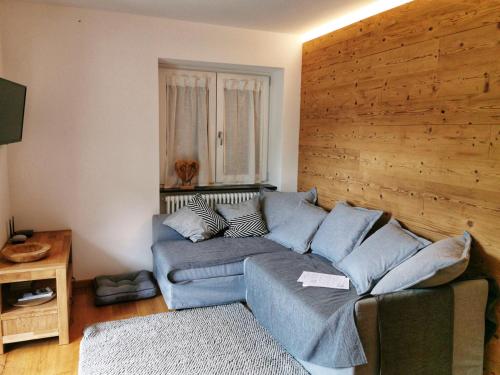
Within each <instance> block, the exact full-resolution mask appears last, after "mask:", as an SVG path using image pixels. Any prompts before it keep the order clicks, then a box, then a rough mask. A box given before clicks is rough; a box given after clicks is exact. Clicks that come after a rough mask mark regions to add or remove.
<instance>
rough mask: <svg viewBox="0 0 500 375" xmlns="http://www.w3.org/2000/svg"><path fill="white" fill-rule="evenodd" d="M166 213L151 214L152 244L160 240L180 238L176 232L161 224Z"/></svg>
mask: <svg viewBox="0 0 500 375" xmlns="http://www.w3.org/2000/svg"><path fill="white" fill-rule="evenodd" d="M167 216H168V215H165V214H162V215H153V244H155V243H157V242H160V241H173V240H182V239H184V237H182V236H181V235H180V234H179V233H178V232H176V231H175V230H173V229H172V228H170V227H168V226H166V225H164V224H163V222H164V221H165V219H166V218H167Z"/></svg>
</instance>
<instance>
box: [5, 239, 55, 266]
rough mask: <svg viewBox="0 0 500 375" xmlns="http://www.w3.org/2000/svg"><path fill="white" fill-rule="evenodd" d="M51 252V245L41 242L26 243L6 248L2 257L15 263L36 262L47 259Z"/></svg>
mask: <svg viewBox="0 0 500 375" xmlns="http://www.w3.org/2000/svg"><path fill="white" fill-rule="evenodd" d="M49 251H50V245H49V244H46V243H39V242H26V243H22V244H19V245H10V246H6V247H5V248H4V249H3V250H2V255H3V256H4V257H5V258H6V259H8V260H10V261H11V262H15V263H25V262H34V261H35V260H40V259H42V258H45V257H46V256H47V255H48V254H49Z"/></svg>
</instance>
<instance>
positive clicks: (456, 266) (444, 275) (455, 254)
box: [371, 232, 471, 295]
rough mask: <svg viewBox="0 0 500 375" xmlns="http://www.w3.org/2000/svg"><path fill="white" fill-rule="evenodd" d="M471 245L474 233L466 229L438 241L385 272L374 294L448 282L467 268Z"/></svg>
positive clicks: (373, 291)
mask: <svg viewBox="0 0 500 375" xmlns="http://www.w3.org/2000/svg"><path fill="white" fill-rule="evenodd" d="M470 246H471V236H470V234H469V233H467V232H464V234H463V235H462V236H456V237H449V238H445V239H443V240H441V241H438V242H435V243H433V244H432V245H429V246H427V247H426V248H425V249H422V250H421V251H419V252H418V253H417V254H415V255H414V256H412V257H411V258H410V259H408V260H407V261H405V262H403V263H401V264H400V265H399V266H397V267H396V268H394V269H393V270H392V271H390V272H389V273H388V274H387V275H385V276H384V277H383V278H382V280H380V281H379V282H378V283H377V285H375V287H374V288H373V290H372V292H371V294H374V295H376V294H384V293H391V292H397V291H400V290H404V289H407V288H411V287H413V286H415V287H417V288H427V287H434V286H439V285H443V284H446V283H449V282H450V281H453V280H454V279H456V278H457V277H459V276H460V275H461V274H462V273H463V272H465V269H466V268H467V265H468V264H469V259H470Z"/></svg>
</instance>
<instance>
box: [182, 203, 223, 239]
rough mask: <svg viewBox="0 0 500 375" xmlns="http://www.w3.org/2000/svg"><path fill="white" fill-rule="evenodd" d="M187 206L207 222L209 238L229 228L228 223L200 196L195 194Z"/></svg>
mask: <svg viewBox="0 0 500 375" xmlns="http://www.w3.org/2000/svg"><path fill="white" fill-rule="evenodd" d="M186 206H187V207H188V208H189V209H190V210H191V211H193V212H194V213H195V214H196V215H198V216H199V217H200V218H201V219H202V220H203V221H204V222H205V224H206V225H207V227H208V231H207V233H206V234H207V235H208V236H207V237H208V238H210V237H212V236H215V235H216V234H217V233H219V232H220V231H221V230H223V229H225V228H227V226H228V224H227V221H226V220H225V219H224V218H223V217H222V216H220V215H219V214H218V213H217V212H215V211H214V210H213V209H212V208H211V207H210V206H209V205H208V203H207V201H206V200H205V199H203V197H202V196H201V195H200V194H195V195H194V196H193V198H191V199H190V200H189V202H188V203H187V204H186Z"/></svg>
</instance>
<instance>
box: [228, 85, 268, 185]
mask: <svg viewBox="0 0 500 375" xmlns="http://www.w3.org/2000/svg"><path fill="white" fill-rule="evenodd" d="M219 100H220V99H219ZM261 100H262V82H261V81H260V80H253V79H243V80H236V79H225V80H224V114H223V115H224V167H223V168H224V181H225V182H245V183H256V182H260V181H261V180H262V176H261V168H260V167H261V155H260V149H261V144H260V143H261V116H262V114H261Z"/></svg>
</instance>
